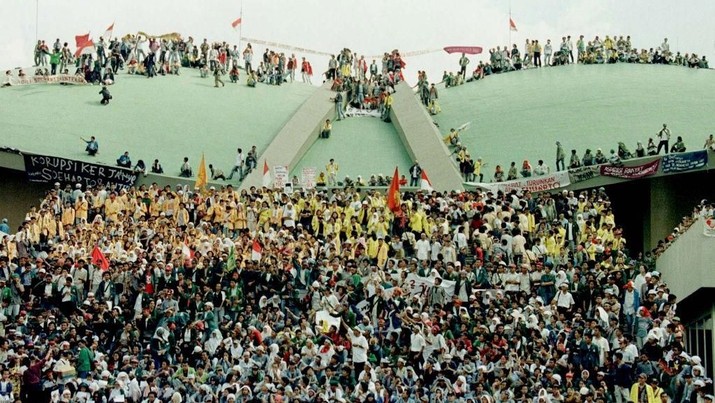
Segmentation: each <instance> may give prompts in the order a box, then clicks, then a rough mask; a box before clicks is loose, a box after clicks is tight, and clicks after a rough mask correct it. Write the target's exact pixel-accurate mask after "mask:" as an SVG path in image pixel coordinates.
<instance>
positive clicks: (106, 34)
mask: <svg viewBox="0 0 715 403" xmlns="http://www.w3.org/2000/svg"><path fill="white" fill-rule="evenodd" d="M113 33H114V23H112V25H110V26H109V27H108V28H107V30H106V31H104V36H103V38H104V40H106V41H109V40H110V39H112V34H113Z"/></svg>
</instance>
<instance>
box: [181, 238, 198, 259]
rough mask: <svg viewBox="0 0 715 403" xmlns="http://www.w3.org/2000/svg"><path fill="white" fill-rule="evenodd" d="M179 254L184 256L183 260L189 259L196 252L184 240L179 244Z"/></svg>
mask: <svg viewBox="0 0 715 403" xmlns="http://www.w3.org/2000/svg"><path fill="white" fill-rule="evenodd" d="M181 255H182V256H183V257H184V260H191V259H193V258H194V256H195V255H196V254H195V253H194V251H193V250H191V248H189V245H187V244H186V242H184V243H182V244H181Z"/></svg>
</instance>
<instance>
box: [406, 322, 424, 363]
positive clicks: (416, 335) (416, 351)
mask: <svg viewBox="0 0 715 403" xmlns="http://www.w3.org/2000/svg"><path fill="white" fill-rule="evenodd" d="M426 345H427V342H426V341H425V338H424V336H422V333H421V332H420V328H419V327H418V326H415V327H413V328H412V334H411V335H410V360H411V362H410V364H412V366H413V367H415V368H419V366H420V364H421V362H422V353H423V352H424V349H425V346H426Z"/></svg>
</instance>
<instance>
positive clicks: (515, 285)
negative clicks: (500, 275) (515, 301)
mask: <svg viewBox="0 0 715 403" xmlns="http://www.w3.org/2000/svg"><path fill="white" fill-rule="evenodd" d="M520 277H521V276H520V275H519V273H517V272H516V265H515V264H510V265H509V272H508V273H507V274H506V275H504V290H505V291H506V292H508V293H517V292H519V285H520V284H521V278H520Z"/></svg>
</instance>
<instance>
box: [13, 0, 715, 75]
mask: <svg viewBox="0 0 715 403" xmlns="http://www.w3.org/2000/svg"><path fill="white" fill-rule="evenodd" d="M36 4H39V13H38V16H37V18H36ZM0 5H1V6H2V7H0V9H1V10H2V12H1V13H0V68H11V67H17V66H29V65H31V63H32V49H33V44H34V42H35V38H36V31H37V35H39V38H40V39H45V40H47V41H48V42H50V44H51V43H52V42H54V40H55V39H56V38H60V39H61V40H62V41H67V42H69V43H70V44H72V45H73V44H74V35H77V34H83V33H87V32H91V34H92V37H93V38H94V39H97V38H98V37H99V36H100V35H101V34H102V33H103V32H104V30H105V29H106V28H107V26H108V25H109V24H111V23H112V22H115V23H116V25H115V34H126V33H136V32H137V31H139V30H142V31H145V32H147V33H149V34H162V33H168V32H179V33H181V34H183V35H184V37H187V36H189V35H191V36H193V37H194V38H196V39H202V38H204V37H205V38H208V39H209V40H222V41H223V40H226V41H228V42H230V43H237V41H238V37H239V35H238V31H236V30H233V29H232V28H231V26H230V23H231V21H233V20H234V19H236V18H237V17H238V16H239V14H240V12H241V9H243V27H242V35H243V36H244V37H249V38H257V39H262V40H266V41H273V42H279V43H285V44H289V45H293V46H299V47H304V48H308V49H315V50H319V51H325V52H335V51H337V50H339V49H341V48H343V47H348V48H351V49H353V50H354V51H356V52H358V53H359V54H365V55H377V54H381V53H382V52H383V51H386V50H391V49H395V48H397V49H400V50H401V51H403V52H409V51H416V50H422V49H435V48H442V47H444V46H449V45H476V46H482V47H484V48H485V49H488V48H490V47H495V46H496V45H502V46H503V45H506V44H507V43H508V40H509V30H508V16H509V9H510V8H511V12H512V18H513V19H514V21H515V22H516V24H517V27H518V32H514V33H513V34H512V37H511V39H512V42H513V43H517V44H519V48H520V49H522V48H523V43H524V39H525V38H535V39H539V40H541V41H544V42H545V40H546V39H548V38H550V39H551V40H552V42H556V43H558V42H559V41H560V38H561V36H563V35H567V34H570V35H571V36H572V37H574V38H577V37H578V36H579V35H581V34H583V35H585V36H586V38H592V37H593V36H594V35H600V36H601V37H604V36H605V35H631V36H632V38H633V43H634V45H635V46H637V47H639V48H642V47H655V46H658V45H659V44H660V43H661V42H662V40H663V38H664V37H668V38H669V40H670V42H671V43H672V45H671V50H680V51H681V52H684V53H685V52H695V53H698V54H705V55H707V57H708V58H709V59H710V58H711V57H712V56H713V55H715V24H713V21H715V0H688V1H685V2H675V1H672V0H633V1H622V0H597V1H594V0H568V1H565V0H561V1H558V0H512V1H511V2H509V0H501V1H498V0H452V1H449V2H446V1H434V0H360V1H343V0H337V1H336V0H332V1H328V0H243V4H241V0H202V1H198V0H152V1H146V0H141V1H137V0H66V1H59V0H37V3H36V1H35V0H0ZM36 20H37V24H36ZM256 48H257V49H258V50H261V51H262V50H263V49H264V47H262V46H256ZM297 56H298V57H300V56H301V55H297ZM307 56H308V57H309V59H310V60H313V67H314V70H315V71H316V73H320V72H322V71H324V68H325V65H326V63H327V60H326V59H324V58H322V57H318V56H311V55H307ZM482 57H484V56H482ZM457 58H458V55H452V56H448V55H446V54H444V53H443V52H440V53H433V54H429V55H425V56H420V57H413V58H408V59H407V64H408V65H407V71H406V75H407V78H408V80H409V81H414V76H415V75H416V70H418V69H420V70H427V72H428V75H429V77H430V79H431V80H436V81H439V79H440V78H441V77H439V76H441V72H442V71H443V70H445V69H451V70H454V69H455V67H454V66H455V65H456V60H457ZM314 81H317V80H314Z"/></svg>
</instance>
